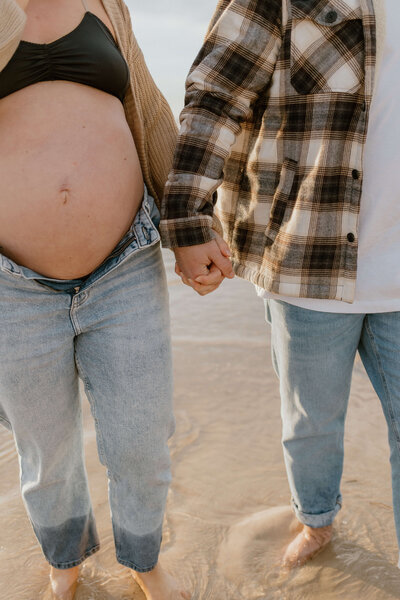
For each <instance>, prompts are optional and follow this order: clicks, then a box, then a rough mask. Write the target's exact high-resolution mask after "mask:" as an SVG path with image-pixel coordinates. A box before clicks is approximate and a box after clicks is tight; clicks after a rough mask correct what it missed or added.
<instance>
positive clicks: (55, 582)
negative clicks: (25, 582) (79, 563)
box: [50, 567, 79, 600]
mask: <svg viewBox="0 0 400 600" xmlns="http://www.w3.org/2000/svg"><path fill="white" fill-rule="evenodd" d="M78 573H79V567H73V568H72V569H55V568H54V567H51V569H50V583H51V589H52V592H53V598H54V600H73V598H74V596H75V590H76V586H77V580H78Z"/></svg>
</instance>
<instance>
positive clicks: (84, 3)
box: [82, 0, 89, 12]
mask: <svg viewBox="0 0 400 600" xmlns="http://www.w3.org/2000/svg"><path fill="white" fill-rule="evenodd" d="M82 4H83V8H84V9H85V11H86V12H89V9H88V5H87V3H86V0H82Z"/></svg>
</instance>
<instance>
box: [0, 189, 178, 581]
mask: <svg viewBox="0 0 400 600" xmlns="http://www.w3.org/2000/svg"><path fill="white" fill-rule="evenodd" d="M153 209H154V204H153V200H152V199H151V198H149V197H148V196H147V194H146V195H145V199H144V201H143V204H142V207H141V209H140V210H139V212H138V214H137V216H136V218H135V221H134V223H133V224H132V227H131V229H130V231H129V232H128V233H127V235H126V236H125V237H124V239H123V240H122V241H121V242H120V244H118V246H117V247H116V249H115V251H113V252H112V253H111V254H110V256H109V257H108V259H107V260H106V261H105V262H104V263H103V264H102V265H101V266H100V267H99V268H98V269H96V270H95V271H94V272H93V273H92V274H91V275H90V276H89V277H88V278H86V279H85V280H84V282H83V283H82V285H81V287H76V289H72V290H70V291H66V289H67V287H68V286H67V285H66V286H65V288H66V289H65V290H57V289H54V288H53V287H51V286H52V284H54V283H55V282H53V281H51V280H47V282H46V278H43V277H42V276H39V275H38V274H37V273H34V272H33V271H30V270H29V269H25V268H23V267H20V266H19V265H17V264H15V263H14V262H12V261H10V260H9V259H7V258H6V257H4V256H1V255H0V315H1V318H0V340H1V359H0V419H1V420H2V422H3V423H4V424H5V425H6V426H7V427H8V428H9V429H11V430H12V431H13V434H14V437H15V442H16V446H17V450H18V453H19V457H20V464H21V487H22V495H23V499H24V502H25V505H26V507H27V510H28V514H29V517H30V519H31V522H32V525H33V528H34V530H35V533H36V535H37V537H38V539H39V542H40V544H41V546H42V549H43V552H44V554H45V557H46V558H47V560H48V562H49V563H50V564H51V565H53V566H55V567H57V568H61V569H62V568H69V567H73V566H75V565H78V564H79V563H81V562H82V561H83V560H84V559H85V558H86V557H87V556H89V555H90V554H92V553H93V552H95V551H96V550H97V549H98V544H99V542H98V537H97V533H96V528H95V524H94V519H93V514H92V508H91V502H90V498H89V492H88V485H87V480H86V472H85V467H84V460H83V444H82V424H81V402H80V398H79V389H78V378H81V379H82V381H83V383H84V385H85V389H86V394H87V396H88V398H89V401H90V404H91V410H92V413H93V417H94V421H95V425H96V434H97V445H98V451H99V456H100V459H101V462H102V463H103V464H104V465H105V466H106V467H107V473H108V478H109V497H110V507H111V511H112V521H113V529H114V537H115V544H116V552H117V558H118V561H119V562H120V563H121V564H123V565H125V566H127V567H130V568H132V569H135V570H137V571H148V570H151V569H152V568H154V566H155V564H156V563H157V559H158V554H159V550H160V543H161V529H162V521H163V514H164V507H165V501H166V496H167V490H168V485H169V482H170V460H169V452H168V447H167V440H168V438H169V436H170V435H171V433H172V432H173V428H174V419H173V414H172V377H171V352H170V338H169V311H168V292H167V286H166V277H165V272H164V267H163V262H162V257H161V252H160V247H159V234H158V231H157V229H156V227H155V225H154V223H153V221H152V219H151V216H152V211H153ZM66 283H67V282H66ZM49 286H50V287H49Z"/></svg>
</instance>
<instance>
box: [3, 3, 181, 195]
mask: <svg viewBox="0 0 400 600" xmlns="http://www.w3.org/2000/svg"><path fill="white" fill-rule="evenodd" d="M102 1H103V5H104V8H105V10H106V12H107V14H108V16H109V19H110V21H111V23H112V25H113V27H114V31H115V34H116V37H117V42H118V45H119V48H120V50H121V52H122V54H123V56H124V57H125V60H126V61H127V63H128V66H129V70H130V74H131V83H130V88H129V90H128V91H127V93H126V96H125V100H124V109H125V115H126V120H127V122H128V125H129V127H130V129H131V132H132V135H133V139H134V140H135V144H136V148H137V151H138V154H139V160H140V164H141V167H142V171H143V177H144V180H145V183H146V185H147V187H148V190H149V192H150V194H151V195H152V196H153V197H154V198H155V200H156V202H157V204H158V205H160V202H161V199H162V196H163V191H164V185H165V182H166V180H167V177H168V173H169V170H170V168H171V165H172V159H173V153H174V147H175V142H176V136H177V126H176V123H175V120H174V118H173V115H172V113H171V110H170V108H169V106H168V104H167V102H166V100H165V98H164V97H163V95H162V94H161V92H160V91H159V90H158V88H157V86H156V85H155V83H154V81H153V79H152V77H151V75H150V73H149V71H148V69H147V66H146V63H145V61H144V58H143V54H142V52H141V50H140V48H139V46H138V43H137V41H136V38H135V36H134V35H133V32H132V25H131V20H130V16H129V10H128V8H127V6H126V5H125V3H124V2H123V0H102ZM25 22H26V14H25V12H24V11H23V10H22V9H21V8H20V6H19V5H18V4H17V3H16V2H15V0H0V71H1V70H2V69H4V67H5V66H6V64H7V63H8V61H9V60H10V59H11V57H12V55H13V54H14V52H15V51H16V49H17V47H18V44H19V42H20V40H21V36H22V32H23V30H24V27H25Z"/></svg>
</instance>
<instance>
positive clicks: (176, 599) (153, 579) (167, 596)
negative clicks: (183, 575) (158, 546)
mask: <svg viewBox="0 0 400 600" xmlns="http://www.w3.org/2000/svg"><path fill="white" fill-rule="evenodd" d="M131 572H132V577H133V579H134V580H135V581H136V583H137V584H138V585H139V587H140V588H141V589H142V591H143V593H144V595H145V596H146V600H190V598H191V595H190V594H189V592H187V591H184V590H183V589H182V587H181V586H180V585H179V584H178V583H177V581H175V579H174V578H173V577H172V576H171V575H169V574H168V573H166V572H165V571H164V569H163V568H162V567H161V566H160V565H156V567H154V569H153V570H152V571H149V572H148V573H137V572H136V571H131Z"/></svg>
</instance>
